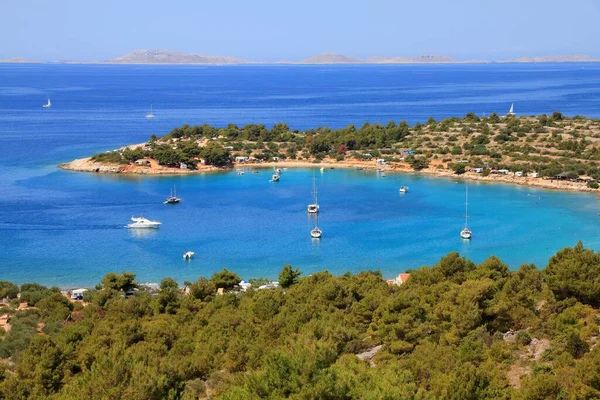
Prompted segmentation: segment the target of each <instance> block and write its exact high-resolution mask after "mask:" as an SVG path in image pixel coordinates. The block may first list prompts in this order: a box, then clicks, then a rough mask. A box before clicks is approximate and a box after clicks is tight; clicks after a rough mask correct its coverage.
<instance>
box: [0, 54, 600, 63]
mask: <svg viewBox="0 0 600 400" xmlns="http://www.w3.org/2000/svg"><path fill="white" fill-rule="evenodd" d="M42 62H44V61H37V60H29V59H26V58H23V57H14V58H8V59H5V60H0V63H42ZM50 62H51V63H53V64H165V65H168V64H173V65H177V64H189V65H239V64H263V65H267V64H288V65H305V64H307V65H337V64H486V63H573V62H600V58H596V57H593V56H590V55H587V54H575V55H559V56H536V57H521V58H516V59H508V60H495V61H492V60H479V59H465V60H461V59H456V58H454V57H449V56H443V55H432V54H423V55H420V56H373V57H368V58H356V57H352V56H348V55H344V54H340V53H323V54H318V55H316V56H313V57H310V58H307V59H304V60H300V61H298V60H280V61H273V62H272V61H254V60H247V59H243V58H238V57H232V56H223V55H210V54H200V53H183V52H177V51H171V50H135V51H133V52H131V53H128V54H125V55H123V56H120V57H116V58H113V59H110V60H104V61H72V60H53V61H50Z"/></svg>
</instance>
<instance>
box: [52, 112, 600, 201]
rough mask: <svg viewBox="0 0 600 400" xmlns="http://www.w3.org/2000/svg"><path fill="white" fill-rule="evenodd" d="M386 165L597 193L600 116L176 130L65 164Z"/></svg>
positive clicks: (132, 167)
mask: <svg viewBox="0 0 600 400" xmlns="http://www.w3.org/2000/svg"><path fill="white" fill-rule="evenodd" d="M275 166H285V167H304V168H306V167H315V166H319V167H327V168H333V167H336V168H360V169H384V170H387V171H396V172H418V173H423V174H429V175H434V176H442V177H460V178H464V179H474V180H480V181H490V182H503V183H511V184H520V185H528V186H538V187H544V188H551V189H561V190H576V191H594V190H596V189H597V188H598V182H597V181H598V180H599V179H600V121H599V120H594V119H589V118H584V117H580V116H575V117H573V118H568V117H566V116H564V115H562V114H561V113H560V112H554V113H553V114H552V115H540V116H522V117H517V116H512V115H508V116H503V117H501V116H499V115H497V114H496V113H492V114H490V115H489V116H487V117H479V116H476V115H475V114H473V113H468V114H467V115H466V116H465V117H464V118H447V119H444V120H441V121H436V120H435V119H433V118H430V119H429V120H428V121H426V122H425V123H417V124H415V125H414V126H409V125H408V124H406V123H405V122H404V121H400V122H399V123H396V122H394V121H391V122H389V123H388V124H386V125H380V124H369V123H365V124H363V125H362V126H361V127H359V128H357V127H355V126H354V125H349V126H347V127H345V128H342V129H330V128H328V127H319V128H315V129H310V130H306V131H303V132H300V131H295V130H291V129H290V128H289V127H288V126H287V125H286V124H284V123H278V124H275V125H274V126H273V127H272V128H271V129H268V128H267V127H266V126H264V125H259V124H249V125H244V126H243V127H238V126H236V125H234V124H230V125H228V126H227V127H224V128H217V127H212V126H209V125H201V126H189V125H184V126H183V127H179V128H175V129H173V130H172V131H171V132H169V133H167V134H166V135H164V136H163V137H160V138H159V137H157V136H155V135H152V137H151V138H150V139H149V140H148V142H146V143H141V144H136V145H129V146H125V147H122V148H119V149H115V150H111V151H107V152H103V153H99V154H96V155H94V156H91V157H87V158H83V159H78V160H74V161H71V162H68V163H65V164H61V165H60V168H62V169H65V170H71V171H85V172H93V173H111V174H116V173H119V174H148V175H156V174H171V175H172V174H196V173H204V172H209V171H217V170H226V169H229V168H264V167H270V168H272V167H275Z"/></svg>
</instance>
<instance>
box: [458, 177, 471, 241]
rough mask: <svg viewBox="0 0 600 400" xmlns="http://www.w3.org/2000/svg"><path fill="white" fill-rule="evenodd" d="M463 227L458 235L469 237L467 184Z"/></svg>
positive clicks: (467, 187)
mask: <svg viewBox="0 0 600 400" xmlns="http://www.w3.org/2000/svg"><path fill="white" fill-rule="evenodd" d="M465 188H466V189H465V190H466V192H465V227H464V228H463V230H462V231H460V237H461V238H463V239H471V235H472V232H471V230H470V229H469V224H468V221H469V213H468V207H469V186H467V185H465Z"/></svg>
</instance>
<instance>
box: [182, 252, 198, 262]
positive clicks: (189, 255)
mask: <svg viewBox="0 0 600 400" xmlns="http://www.w3.org/2000/svg"><path fill="white" fill-rule="evenodd" d="M195 254H196V253H194V252H193V251H186V252H185V253H183V259H184V260H191V259H192V257H194V255H195Z"/></svg>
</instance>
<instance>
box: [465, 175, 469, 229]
mask: <svg viewBox="0 0 600 400" xmlns="http://www.w3.org/2000/svg"><path fill="white" fill-rule="evenodd" d="M468 218H469V185H466V192H465V228H466V227H467V225H468Z"/></svg>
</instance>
